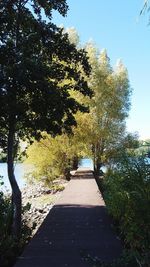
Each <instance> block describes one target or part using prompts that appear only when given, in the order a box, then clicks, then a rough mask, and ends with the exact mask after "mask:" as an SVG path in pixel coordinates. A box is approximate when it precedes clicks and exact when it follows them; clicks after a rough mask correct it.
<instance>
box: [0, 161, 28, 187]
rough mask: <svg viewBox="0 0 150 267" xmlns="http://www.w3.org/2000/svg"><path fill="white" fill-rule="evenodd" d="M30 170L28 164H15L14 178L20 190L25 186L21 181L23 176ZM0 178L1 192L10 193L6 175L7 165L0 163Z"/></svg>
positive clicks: (23, 180) (23, 181)
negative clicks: (0, 179) (0, 182)
mask: <svg viewBox="0 0 150 267" xmlns="http://www.w3.org/2000/svg"><path fill="white" fill-rule="evenodd" d="M30 170H31V165H30V164H22V163H17V164H16V166H15V176H16V179H17V182H18V185H19V187H20V188H22V187H24V186H25V184H26V181H25V179H23V177H24V175H25V174H26V173H28V172H30ZM0 176H3V178H2V181H3V182H4V185H3V186H2V191H3V192H5V191H11V186H10V183H9V180H8V175H7V163H0Z"/></svg>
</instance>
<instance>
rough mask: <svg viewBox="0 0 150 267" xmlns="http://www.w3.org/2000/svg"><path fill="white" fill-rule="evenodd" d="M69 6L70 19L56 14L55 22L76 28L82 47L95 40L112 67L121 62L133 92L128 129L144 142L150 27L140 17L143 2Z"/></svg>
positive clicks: (73, 2)
mask: <svg viewBox="0 0 150 267" xmlns="http://www.w3.org/2000/svg"><path fill="white" fill-rule="evenodd" d="M67 3H68V5H69V11H68V15H67V17H65V18H63V17H62V16H60V15H59V14H58V13H54V15H53V22H54V23H56V24H57V25H58V26H59V25H62V24H63V25H64V27H65V28H67V27H74V28H76V30H77V32H78V33H79V35H80V40H81V44H83V45H84V44H85V43H86V42H87V41H89V39H92V40H93V41H94V42H95V44H96V46H97V47H98V48H99V49H103V48H106V49H107V53H108V56H109V57H110V60H111V64H112V65H115V63H116V61H117V59H118V58H121V59H122V61H123V63H124V64H125V66H126V67H127V69H128V73H129V80H130V85H131V87H132V88H133V93H132V97H131V110H130V113H129V119H128V120H127V129H128V131H130V132H139V136H140V138H141V139H145V138H150V26H148V15H147V14H145V15H143V16H140V15H139V14H140V10H141V9H142V6H143V3H144V0H122V1H120V0H68V1H67ZM149 15H150V12H149Z"/></svg>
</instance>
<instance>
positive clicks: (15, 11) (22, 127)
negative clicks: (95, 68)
mask: <svg viewBox="0 0 150 267" xmlns="http://www.w3.org/2000/svg"><path fill="white" fill-rule="evenodd" d="M53 9H55V10H58V11H59V12H60V14H62V15H63V16H65V15H66V12H67V9H68V6H67V4H66V1H65V0H59V1H58V0H53V1H52V0H42V1H41V0H38V1H35V0H3V1H1V2H0V146H1V147H2V148H3V149H4V150H6V151H7V158H8V160H7V162H8V176H9V180H10V184H11V187H12V204H13V227H12V228H13V233H14V235H15V236H16V237H18V236H19V233H20V226H21V192H20V189H19V187H18V184H17V181H16V179H15V175H14V156H15V152H16V150H17V145H18V140H19V139H23V138H30V137H32V136H34V137H35V138H36V139H38V138H40V131H47V132H48V133H50V134H52V135H55V134H58V133H61V132H62V131H68V132H70V131H71V126H72V125H75V124H76V121H75V118H74V114H75V113H76V112H77V111H78V110H80V111H86V110H87V109H86V108H85V107H84V106H83V105H82V104H81V103H78V102H77V101H76V100H75V99H73V98H72V97H71V96H70V91H71V90H77V91H80V92H81V93H82V94H84V95H91V93H92V91H91V90H90V89H89V88H88V86H87V82H86V81H85V79H84V76H83V73H84V75H88V74H89V70H90V67H89V64H88V61H87V57H86V53H85V51H84V50H78V51H77V49H76V47H75V45H74V44H70V42H69V40H68V36H67V34H63V33H62V29H59V28H58V27H56V25H54V24H53V23H52V22H51V18H52V10H53ZM43 12H44V13H45V16H46V17H47V21H44V20H43V19H42V14H43ZM79 66H80V68H79ZM81 70H82V71H81ZM64 79H67V83H62V81H63V80H64Z"/></svg>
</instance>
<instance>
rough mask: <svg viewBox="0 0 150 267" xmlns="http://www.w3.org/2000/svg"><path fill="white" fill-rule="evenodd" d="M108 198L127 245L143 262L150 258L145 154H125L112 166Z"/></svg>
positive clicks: (149, 199)
mask: <svg viewBox="0 0 150 267" xmlns="http://www.w3.org/2000/svg"><path fill="white" fill-rule="evenodd" d="M104 186H105V193H104V196H105V201H106V205H107V208H108V210H109V212H110V214H111V215H112V216H113V217H114V219H115V220H116V221H117V223H118V225H119V229H120V231H121V235H122V237H123V238H124V241H125V243H126V246H127V247H128V248H130V249H131V250H132V251H134V252H135V255H136V257H137V261H139V262H141V265H140V266H148V262H149V260H150V254H149V251H150V232H149V229H150V213H149V207H150V165H149V164H148V162H147V161H146V160H145V158H143V157H137V156H135V155H134V156H133V155H124V157H122V158H121V159H120V161H118V163H117V164H116V165H115V166H114V167H113V169H111V170H109V171H108V173H107V175H106V178H105V181H104Z"/></svg>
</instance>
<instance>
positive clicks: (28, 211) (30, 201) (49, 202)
mask: <svg viewBox="0 0 150 267" xmlns="http://www.w3.org/2000/svg"><path fill="white" fill-rule="evenodd" d="M67 184H68V182H67V181H66V180H55V181H54V183H53V185H52V186H51V187H46V186H44V185H43V184H42V183H40V182H36V183H33V184H29V185H26V186H25V187H24V188H23V190H22V203H23V207H24V208H23V209H24V214H23V220H25V221H26V223H27V225H28V226H29V228H33V230H32V235H34V234H35V232H36V231H37V230H38V228H39V227H40V225H41V224H42V222H43V220H44V219H45V217H46V215H47V214H48V213H49V211H50V210H51V208H52V207H53V205H54V204H55V202H56V200H57V199H58V198H59V197H60V196H61V194H62V191H63V190H64V188H65V187H66V185H67Z"/></svg>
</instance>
